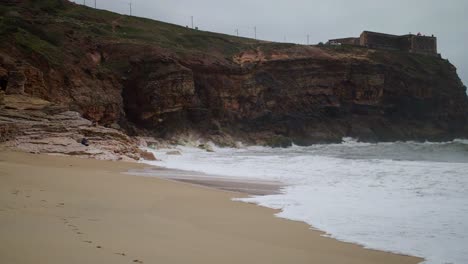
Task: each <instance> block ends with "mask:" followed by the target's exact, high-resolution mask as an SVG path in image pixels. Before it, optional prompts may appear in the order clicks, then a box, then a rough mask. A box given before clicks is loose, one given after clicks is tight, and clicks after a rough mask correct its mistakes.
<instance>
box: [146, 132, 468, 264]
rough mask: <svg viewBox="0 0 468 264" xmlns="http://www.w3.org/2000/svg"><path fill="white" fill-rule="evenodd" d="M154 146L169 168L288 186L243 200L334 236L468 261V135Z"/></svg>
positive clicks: (437, 259)
mask: <svg viewBox="0 0 468 264" xmlns="http://www.w3.org/2000/svg"><path fill="white" fill-rule="evenodd" d="M180 149H181V151H182V155H180V156H171V155H166V154H165V151H164V150H159V151H155V154H156V155H157V156H158V158H160V159H161V161H157V162H149V163H151V164H154V165H158V166H163V167H167V168H174V169H182V170H191V171H200V172H204V173H207V174H214V175H221V176H229V177H233V178H236V179H239V178H240V179H242V178H246V179H249V178H254V179H264V180H268V181H271V180H274V181H280V182H282V183H284V184H286V186H287V187H285V188H284V189H283V190H282V193H281V194H277V195H267V196H255V197H250V198H246V199H239V200H241V201H244V202H250V203H256V204H259V205H262V206H266V207H270V208H275V209H281V212H280V213H278V216H279V217H284V218H287V219H292V220H298V221H304V222H306V223H308V224H310V225H311V226H312V227H314V228H317V229H320V230H323V231H325V232H326V233H327V235H328V236H331V237H333V238H336V239H339V240H342V241H347V242H354V243H358V244H361V245H363V246H365V247H368V248H373V249H380V250H386V251H391V252H395V253H402V254H409V255H414V256H420V257H423V258H425V259H427V263H430V264H441V263H444V264H446V263H447V264H448V263H453V264H464V263H468V246H466V245H468V141H467V140H456V141H453V142H446V143H429V142H426V143H416V142H396V143H378V144H370V143H358V142H355V141H353V140H352V139H346V140H345V142H344V143H343V144H328V145H313V146H310V147H298V146H293V147H291V148H288V149H272V148H265V147H246V148H240V149H230V148H215V152H213V153H210V152H206V151H202V150H199V149H196V148H186V147H180Z"/></svg>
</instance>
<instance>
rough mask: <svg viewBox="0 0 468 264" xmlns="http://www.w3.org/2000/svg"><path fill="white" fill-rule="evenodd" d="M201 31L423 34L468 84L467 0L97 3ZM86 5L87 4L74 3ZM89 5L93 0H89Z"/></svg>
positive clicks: (295, 38) (292, 38)
mask: <svg viewBox="0 0 468 264" xmlns="http://www.w3.org/2000/svg"><path fill="white" fill-rule="evenodd" d="M130 1H132V2H133V14H134V15H136V16H142V17H148V18H152V19H156V20H162V21H166V22H170V23H174V24H179V25H183V26H185V25H190V16H194V20H195V26H198V27H199V28H200V29H201V30H207V31H213V32H221V33H226V34H233V35H234V34H235V30H236V29H239V33H240V35H241V36H246V37H253V34H254V30H253V27H254V26H256V27H257V36H258V38H260V39H264V40H271V41H284V39H285V38H286V40H287V42H294V43H306V41H307V34H309V35H310V43H318V42H320V41H323V42H325V41H327V40H328V39H330V38H337V37H348V36H349V37H351V36H359V34H360V33H361V32H362V31H363V30H370V31H378V32H385V33H390V34H407V33H409V32H411V33H417V32H421V33H422V34H426V35H431V34H434V35H435V36H437V37H438V47H439V52H440V53H442V57H443V58H448V59H449V60H450V62H452V63H453V64H454V65H455V66H456V67H457V68H458V74H459V75H460V77H461V78H462V80H463V82H464V83H465V84H466V85H468V52H466V51H465V50H464V48H465V47H468V14H467V12H468V0H391V1H389V0H380V1H379V0H354V1H350V0H326V1H324V0H320V1H317V0H288V1H284V0H282V1H278V0H235V1H234V0H230V1H226V0H196V1H194V0H97V4H98V8H102V9H108V10H111V11H114V12H118V13H128V10H129V4H128V3H129V2H130ZM74 2H78V3H83V0H74ZM86 4H87V5H89V6H93V5H94V0H86Z"/></svg>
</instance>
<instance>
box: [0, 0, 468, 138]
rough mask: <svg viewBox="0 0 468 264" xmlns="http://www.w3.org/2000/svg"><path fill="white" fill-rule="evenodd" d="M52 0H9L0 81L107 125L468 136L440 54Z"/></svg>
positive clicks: (220, 134) (449, 68)
mask: <svg viewBox="0 0 468 264" xmlns="http://www.w3.org/2000/svg"><path fill="white" fill-rule="evenodd" d="M45 2H47V4H44V3H45ZM45 2H44V3H43V4H37V3H38V2H37V1H23V3H20V4H8V5H6V4H3V5H2V9H1V10H0V12H2V14H3V18H2V21H1V22H2V24H0V30H1V31H0V32H1V36H2V43H1V44H0V55H1V56H0V58H1V60H0V85H1V87H2V89H3V90H4V91H5V92H6V93H7V94H21V93H24V94H27V95H31V96H36V97H39V98H43V99H46V100H48V101H52V102H55V103H60V104H62V105H64V106H67V107H69V108H70V109H71V110H76V111H79V112H81V113H82V114H83V116H84V117H85V118H88V119H90V120H93V121H97V122H99V123H100V124H103V125H106V126H111V125H114V127H115V125H116V124H119V125H120V126H121V127H122V128H123V129H125V130H127V131H128V132H129V133H133V134H137V133H151V134H154V135H157V136H162V137H171V136H173V135H177V134H178V133H184V132H189V131H196V132H198V133H201V134H203V135H204V136H205V137H207V138H211V139H213V140H215V141H218V142H226V141H228V139H229V138H231V137H234V138H239V139H243V140H247V141H249V142H252V143H265V142H268V143H270V144H272V145H285V144H286V145H287V144H288V141H289V139H292V140H293V141H294V142H295V143H296V144H310V143H314V142H336V141H340V140H341V138H342V137H345V136H352V137H356V138H359V139H361V140H366V141H376V140H380V141H388V140H447V139H451V138H456V137H467V136H468V119H467V117H468V99H467V96H466V93H465V92H466V87H464V86H463V84H462V83H461V81H460V79H459V78H458V76H457V73H456V69H455V67H454V66H453V65H451V64H450V63H449V62H448V61H446V60H443V59H439V58H435V57H430V56H424V55H417V54H408V53H402V52H390V51H376V50H368V49H363V48H351V47H320V46H300V45H292V44H279V43H267V42H257V41H254V40H250V39H243V38H235V37H231V36H225V35H219V34H213V33H208V32H201V31H193V30H190V29H186V28H182V27H178V26H174V25H169V24H164V23H161V22H155V21H149V20H144V19H138V18H130V17H125V16H119V15H116V14H112V13H109V12H104V11H96V10H92V9H89V8H83V7H80V6H76V5H74V4H70V3H67V2H63V1H59V0H56V1H52V0H50V1H45Z"/></svg>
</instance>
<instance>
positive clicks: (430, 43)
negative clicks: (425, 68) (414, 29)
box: [410, 36, 437, 54]
mask: <svg viewBox="0 0 468 264" xmlns="http://www.w3.org/2000/svg"><path fill="white" fill-rule="evenodd" d="M410 51H411V52H415V53H425V54H437V38H435V37H425V36H413V37H412V46H411V50H410Z"/></svg>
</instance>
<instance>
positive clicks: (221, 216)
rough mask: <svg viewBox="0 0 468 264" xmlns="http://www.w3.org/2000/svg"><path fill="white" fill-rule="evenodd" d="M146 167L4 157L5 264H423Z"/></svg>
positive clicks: (0, 205) (0, 183)
mask: <svg viewBox="0 0 468 264" xmlns="http://www.w3.org/2000/svg"><path fill="white" fill-rule="evenodd" d="M141 167H142V166H141V165H138V164H131V163H123V162H104V161H96V160H85V159H76V158H70V157H54V156H45V155H33V154H24V153H15V152H0V263H2V264H3V263H5V264H30V263H31V264H41V263H44V264H59V263H60V264H63V263H67V264H72V263H77V264H78V263H79V264H84V263H87V264H89V263H101V264H102V263H112V264H114V263H115V264H118V263H168V264H169V263H205V264H210V263H254V264H257V263H268V264H271V263H282V264H284V263H308V264H310V263H321V264H323V263H337V264H338V263H356V264H366V263H372V264H376V263H398V264H400V263H418V262H420V261H421V259H418V258H413V257H407V256H400V255H396V254H390V253H385V252H380V251H374V250H367V249H363V248H361V247H360V246H357V245H353V244H349V243H342V242H339V241H336V240H334V239H330V238H324V237H322V236H320V235H321V234H322V233H321V232H318V231H313V230H311V229H310V228H309V226H307V225H306V224H304V223H299V222H294V221H288V220H284V219H279V218H276V217H274V216H273V214H274V213H275V211H274V210H271V209H267V208H261V207H258V206H255V205H251V204H245V203H240V202H232V201H231V200H230V199H231V198H232V197H234V196H237V197H239V196H240V195H241V194H236V193H232V192H225V191H221V190H212V189H207V188H201V187H199V186H194V185H190V184H186V183H178V182H172V181H167V180H160V179H156V178H148V177H138V176H132V175H125V174H122V173H121V172H124V171H127V170H128V169H138V168H141Z"/></svg>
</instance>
